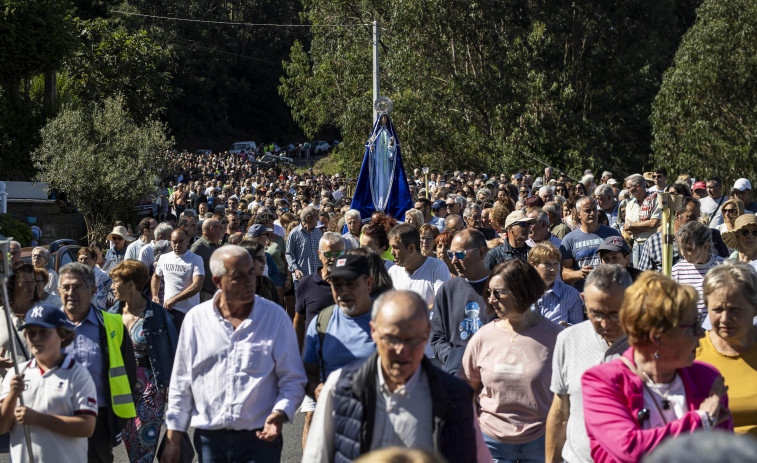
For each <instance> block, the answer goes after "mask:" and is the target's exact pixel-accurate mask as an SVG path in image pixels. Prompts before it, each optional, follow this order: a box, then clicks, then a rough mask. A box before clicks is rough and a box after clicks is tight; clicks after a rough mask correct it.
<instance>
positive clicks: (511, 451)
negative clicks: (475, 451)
mask: <svg viewBox="0 0 757 463" xmlns="http://www.w3.org/2000/svg"><path fill="white" fill-rule="evenodd" d="M484 442H485V443H486V446H487V447H489V451H490V452H491V454H492V458H493V459H494V463H505V462H510V463H543V462H544V436H541V437H538V438H536V439H534V440H532V441H531V442H526V443H525V444H504V443H502V442H499V441H498V440H495V439H493V438H491V437H489V436H487V435H486V434H484Z"/></svg>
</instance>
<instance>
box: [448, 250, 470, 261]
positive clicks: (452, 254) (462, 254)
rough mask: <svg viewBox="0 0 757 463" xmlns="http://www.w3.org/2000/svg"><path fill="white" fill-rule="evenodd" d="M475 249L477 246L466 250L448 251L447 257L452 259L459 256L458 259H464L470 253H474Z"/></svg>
mask: <svg viewBox="0 0 757 463" xmlns="http://www.w3.org/2000/svg"><path fill="white" fill-rule="evenodd" d="M475 250H476V248H473V249H466V250H465V251H447V257H448V258H449V260H452V259H454V258H455V257H457V259H458V260H463V259H465V258H466V257H467V256H468V254H470V253H472V252H473V251H475Z"/></svg>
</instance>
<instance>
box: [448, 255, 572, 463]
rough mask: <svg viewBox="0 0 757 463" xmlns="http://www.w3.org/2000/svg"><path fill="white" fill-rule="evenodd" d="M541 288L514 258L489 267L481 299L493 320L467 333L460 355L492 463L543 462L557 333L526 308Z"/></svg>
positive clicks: (528, 269) (534, 273)
mask: <svg viewBox="0 0 757 463" xmlns="http://www.w3.org/2000/svg"><path fill="white" fill-rule="evenodd" d="M545 290H546V286H545V284H544V282H543V281H542V278H541V276H539V273H538V272H537V271H536V269H534V268H533V267H532V266H530V265H528V264H527V263H525V262H523V261H522V260H520V259H513V260H509V261H507V262H503V263H501V264H499V265H497V266H496V267H494V271H493V272H492V274H491V276H490V277H489V281H488V283H487V288H486V290H485V296H486V299H487V309H488V310H489V311H490V312H493V315H496V319H495V320H493V321H492V322H490V323H488V324H486V325H484V326H483V327H481V328H480V329H479V330H478V331H477V332H476V333H475V334H474V335H473V337H472V338H471V339H470V341H469V342H468V345H467V346H466V348H465V354H464V355H463V361H462V370H461V376H462V377H463V379H465V380H466V381H467V382H468V384H470V385H471V387H472V388H473V390H474V391H475V392H476V394H477V397H478V400H477V404H478V409H479V410H478V412H479V413H478V421H479V424H480V426H481V431H482V432H483V434H484V442H486V445H487V446H488V447H489V450H490V451H491V454H492V457H493V458H494V461H497V462H516V461H518V462H534V463H536V462H539V463H542V462H543V461H544V456H545V452H544V448H545V447H544V446H545V442H544V436H545V433H546V429H547V428H546V421H547V414H548V412H549V408H550V405H551V404H552V398H553V394H552V392H551V391H550V389H549V386H550V381H551V378H552V352H553V351H554V347H555V342H556V341H557V335H558V334H559V333H560V331H562V329H563V328H562V327H561V326H560V325H558V324H556V323H554V322H552V321H550V320H549V319H547V318H545V317H543V316H542V315H541V314H539V313H537V312H534V311H532V310H530V307H531V305H533V304H534V303H535V302H536V301H537V300H538V299H539V297H541V295H542V294H544V291H545ZM477 315H478V314H476V316H477Z"/></svg>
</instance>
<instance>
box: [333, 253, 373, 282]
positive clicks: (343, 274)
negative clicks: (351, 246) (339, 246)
mask: <svg viewBox="0 0 757 463" xmlns="http://www.w3.org/2000/svg"><path fill="white" fill-rule="evenodd" d="M360 275H369V273H368V258H367V257H365V256H360V255H357V254H345V255H343V256H342V257H340V258H339V259H337V260H336V262H334V266H333V267H332V268H331V278H345V279H347V280H357V279H358V277H360Z"/></svg>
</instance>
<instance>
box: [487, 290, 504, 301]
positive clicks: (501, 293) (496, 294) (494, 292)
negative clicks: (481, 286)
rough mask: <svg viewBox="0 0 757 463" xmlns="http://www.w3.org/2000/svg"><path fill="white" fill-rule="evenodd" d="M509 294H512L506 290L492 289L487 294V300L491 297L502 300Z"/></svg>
mask: <svg viewBox="0 0 757 463" xmlns="http://www.w3.org/2000/svg"><path fill="white" fill-rule="evenodd" d="M508 294H510V291H507V290H504V289H490V290H488V291H487V292H486V298H487V299H489V298H490V297H491V296H494V298H495V299H502V298H503V297H505V296H507V295H508Z"/></svg>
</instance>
